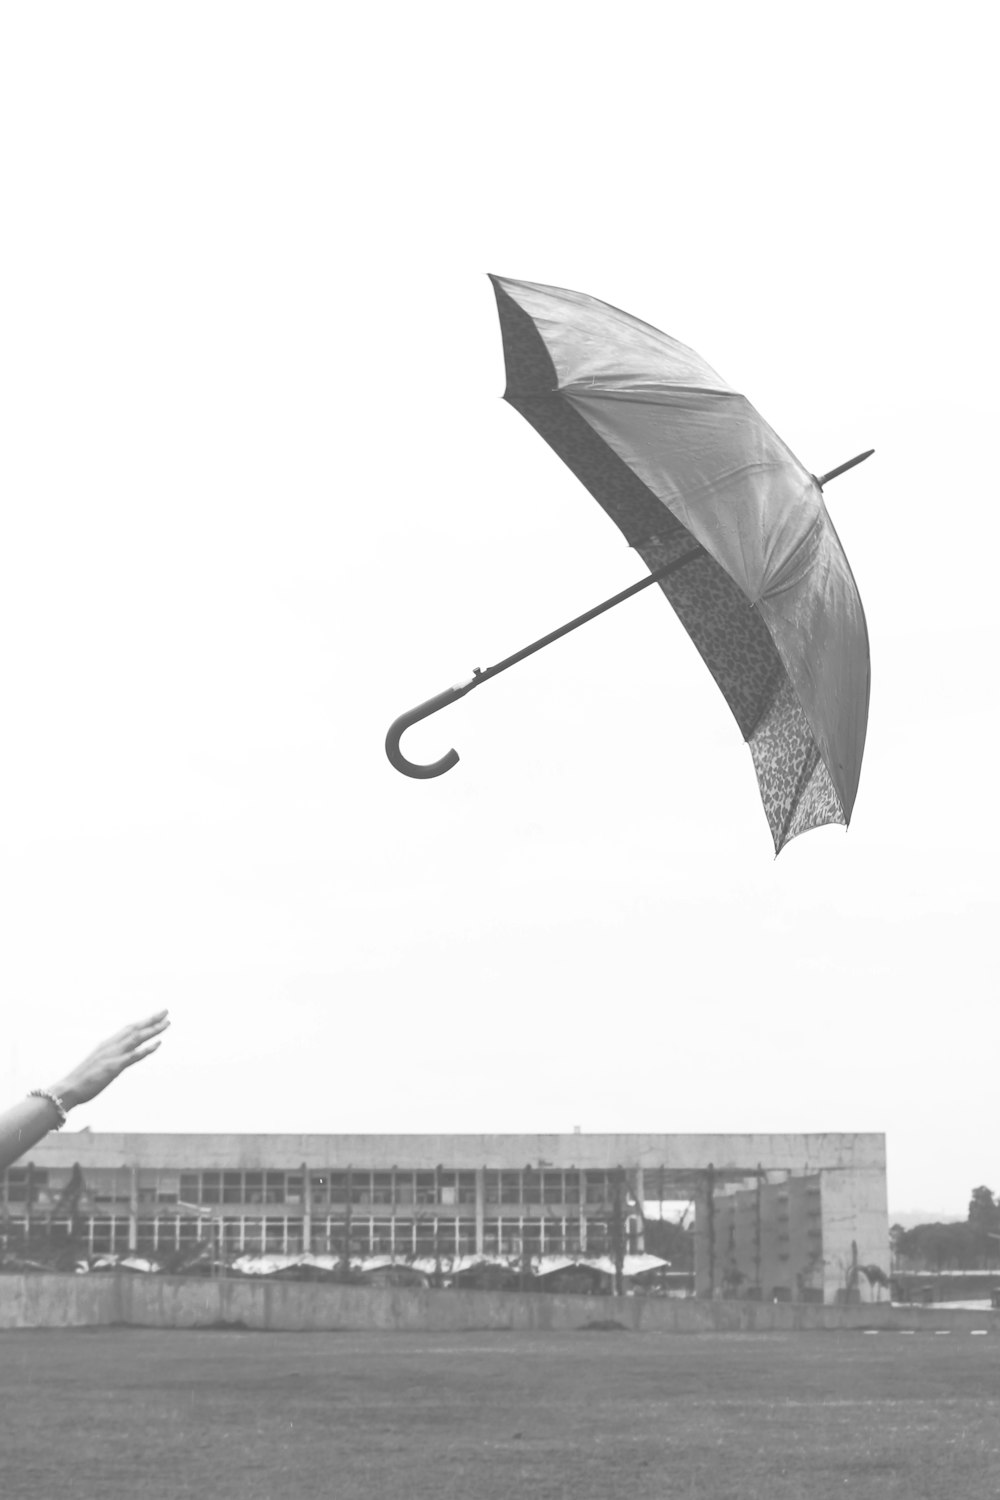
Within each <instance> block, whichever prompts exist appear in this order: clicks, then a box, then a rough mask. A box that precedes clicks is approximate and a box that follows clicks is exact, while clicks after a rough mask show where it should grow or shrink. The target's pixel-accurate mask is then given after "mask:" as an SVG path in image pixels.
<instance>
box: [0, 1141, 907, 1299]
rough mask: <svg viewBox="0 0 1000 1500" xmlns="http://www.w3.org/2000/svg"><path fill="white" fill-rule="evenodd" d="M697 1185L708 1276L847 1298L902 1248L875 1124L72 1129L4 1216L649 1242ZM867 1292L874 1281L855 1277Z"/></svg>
mask: <svg viewBox="0 0 1000 1500" xmlns="http://www.w3.org/2000/svg"><path fill="white" fill-rule="evenodd" d="M680 1200H686V1201H691V1202H693V1203H694V1205H695V1212H694V1238H695V1281H696V1291H697V1294H698V1295H699V1296H708V1297H711V1296H721V1295H723V1294H726V1295H741V1296H748V1295H749V1296H756V1297H764V1298H768V1299H772V1298H774V1297H779V1298H780V1299H785V1298H788V1299H792V1300H800V1299H811V1300H824V1301H827V1302H832V1301H836V1300H838V1299H842V1298H843V1297H844V1296H845V1295H847V1293H848V1292H849V1290H850V1291H852V1292H853V1288H854V1287H855V1286H856V1284H857V1282H858V1280H859V1278H858V1275H857V1267H858V1265H859V1264H860V1265H864V1264H870V1263H875V1264H878V1265H880V1266H885V1267H887V1266H888V1255H889V1252H888V1241H889V1226H888V1215H887V1207H886V1187H885V1140H884V1137H883V1136H881V1135H795V1136H791V1135H766V1136H755V1135H745V1136H735V1135H683V1136H681V1135H581V1134H576V1133H575V1134H572V1135H502V1136H497V1135H402V1136H399V1135H142V1134H130V1135H116V1134H96V1133H92V1132H90V1131H79V1132H75V1133H74V1132H62V1133H60V1134H53V1135H50V1136H48V1137H47V1138H46V1139H45V1140H44V1141H42V1142H41V1143H40V1144H39V1145H37V1146H36V1147H35V1148H34V1150H33V1151H32V1152H31V1154H30V1159H28V1160H22V1161H21V1162H19V1163H18V1164H17V1165H16V1166H14V1167H11V1168H10V1169H9V1170H8V1172H7V1173H6V1174H5V1176H4V1178H3V1181H2V1198H0V1213H2V1217H0V1235H2V1236H5V1237H6V1239H7V1241H8V1243H11V1244H13V1243H17V1242H20V1243H24V1240H25V1236H26V1235H29V1234H30V1232H31V1229H32V1226H34V1227H35V1230H36V1232H37V1229H38V1227H39V1226H40V1225H41V1226H45V1227H46V1230H47V1232H48V1234H49V1235H50V1237H51V1238H53V1239H55V1240H58V1238H59V1236H60V1235H63V1236H67V1237H68V1235H69V1232H70V1228H71V1225H73V1226H75V1230H76V1234H77V1241H78V1243H79V1244H80V1245H81V1248H82V1247H84V1246H85V1247H86V1249H87V1250H89V1251H90V1252H91V1253H94V1254H100V1253H102V1252H118V1253H126V1252H132V1253H134V1254H137V1255H147V1256H156V1255H160V1256H163V1255H168V1254H171V1253H175V1252H177V1251H181V1250H183V1249H184V1248H185V1247H186V1246H194V1245H195V1244H196V1243H197V1242H198V1241H199V1240H203V1239H204V1238H206V1236H207V1235H208V1234H211V1236H212V1237H213V1240H214V1242H215V1243H216V1244H218V1245H220V1246H221V1247H222V1249H223V1250H224V1252H225V1253H226V1254H227V1255H230V1256H236V1255H239V1254H248V1253H249V1254H253V1253H261V1252H262V1253H277V1254H295V1253H298V1252H302V1251H313V1252H316V1253H321V1254H327V1255H329V1254H333V1255H355V1256H366V1255H379V1254H384V1255H391V1256H393V1257H395V1258H396V1259H398V1260H401V1261H405V1260H408V1259H413V1258H417V1257H421V1256H424V1257H426V1256H439V1257H444V1258H448V1257H452V1256H455V1255H483V1256H499V1257H508V1258H510V1259H511V1260H518V1261H520V1262H521V1263H522V1264H523V1263H525V1262H530V1261H532V1260H535V1259H537V1258H538V1257H540V1256H542V1255H552V1254H555V1255H565V1256H568V1257H571V1258H580V1259H583V1258H587V1257H595V1256H601V1255H615V1254H616V1253H617V1252H618V1251H621V1252H622V1253H641V1251H642V1250H643V1248H644V1242H643V1241H644V1213H643V1206H644V1205H648V1204H650V1203H652V1202H677V1201H680ZM860 1291H861V1294H862V1296H864V1295H866V1288H865V1286H862V1287H861V1288H860Z"/></svg>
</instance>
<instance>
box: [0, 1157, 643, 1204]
mask: <svg viewBox="0 0 1000 1500" xmlns="http://www.w3.org/2000/svg"><path fill="white" fill-rule="evenodd" d="M63 1175H65V1174H63ZM483 1178H484V1182H483V1188H484V1198H485V1201H486V1203H487V1204H501V1205H502V1204H521V1203H524V1204H543V1203H548V1204H563V1205H572V1204H579V1203H585V1204H589V1205H591V1206H599V1207H601V1206H606V1205H611V1204H612V1203H614V1201H615V1196H616V1194H617V1193H620V1192H621V1186H622V1181H623V1179H622V1176H621V1174H620V1173H615V1172H602V1171H594V1172H578V1171H569V1172H563V1171H550V1170H547V1169H546V1170H534V1169H527V1168H526V1169H524V1170H522V1171H513V1172H511V1171H494V1170H492V1169H488V1170H486V1171H485V1172H484V1174H483ZM305 1187H306V1183H305V1179H304V1175H303V1173H302V1172H266V1171H228V1172H227V1171H221V1170H220V1171H215V1170H211V1171H209V1170H205V1171H197V1172H180V1173H177V1172H166V1171H164V1172H156V1171H150V1170H148V1169H144V1170H142V1171H140V1172H139V1174H138V1181H137V1185H136V1191H137V1195H138V1201H139V1206H140V1208H143V1207H150V1206H152V1205H154V1204H168V1205H169V1204H171V1203H177V1202H180V1203H192V1204H196V1205H202V1204H206V1205H215V1204H227V1203H228V1204H234V1205H235V1204H249V1203H252V1204H260V1205H267V1204H279V1203H280V1204H291V1205H299V1204H303V1205H304V1202H305V1198H304V1193H305ZM308 1187H309V1192H310V1198H311V1204H312V1207H313V1208H326V1207H336V1206H338V1205H340V1204H348V1203H350V1204H354V1205H356V1206H358V1207H369V1206H372V1207H375V1206H379V1205H390V1204H404V1205H405V1204H416V1205H422V1206H426V1205H440V1206H441V1207H459V1208H461V1207H464V1206H468V1207H472V1206H474V1205H475V1202H476V1173H475V1172H452V1171H444V1170H443V1169H439V1170H437V1171H431V1172H400V1171H395V1170H393V1171H390V1172H375V1171H369V1170H367V1169H365V1170H356V1169H354V1168H352V1169H351V1170H350V1171H337V1172H310V1173H309V1183H308ZM4 1189H5V1193H4V1195H5V1200H6V1202H7V1203H9V1204H20V1203H27V1202H29V1201H31V1202H33V1203H34V1202H38V1203H41V1204H42V1205H43V1206H44V1205H45V1204H47V1203H49V1202H50V1201H51V1200H52V1198H53V1197H54V1196H57V1195H58V1191H59V1188H58V1187H54V1188H53V1189H52V1190H51V1192H50V1191H49V1174H48V1171H47V1170H46V1169H45V1168H38V1167H34V1168H33V1167H20V1168H18V1167H12V1168H10V1170H9V1171H8V1172H7V1174H6V1181H5V1184H4ZM130 1193H131V1181H130V1174H129V1172H128V1171H126V1170H121V1171H118V1172H115V1171H112V1170H106V1169H105V1170H94V1171H92V1172H91V1173H90V1174H89V1177H88V1178H87V1179H86V1180H85V1182H84V1194H85V1197H86V1198H87V1199H88V1200H90V1201H91V1202H93V1203H98V1204H103V1203H106V1204H109V1205H114V1204H126V1203H128V1202H129V1197H130Z"/></svg>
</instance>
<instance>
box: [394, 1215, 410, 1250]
mask: <svg viewBox="0 0 1000 1500" xmlns="http://www.w3.org/2000/svg"><path fill="white" fill-rule="evenodd" d="M394 1234H395V1242H396V1243H395V1250H396V1254H397V1255H402V1256H407V1255H412V1254H413V1220H412V1219H397V1220H396V1222H395V1227H394Z"/></svg>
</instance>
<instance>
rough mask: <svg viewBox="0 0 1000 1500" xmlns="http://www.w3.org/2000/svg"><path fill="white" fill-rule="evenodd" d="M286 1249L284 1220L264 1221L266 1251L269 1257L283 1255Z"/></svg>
mask: <svg viewBox="0 0 1000 1500" xmlns="http://www.w3.org/2000/svg"><path fill="white" fill-rule="evenodd" d="M284 1248H285V1221H284V1219H265V1220H264V1250H265V1252H266V1253H267V1254H268V1255H281V1254H282V1253H283V1251H284Z"/></svg>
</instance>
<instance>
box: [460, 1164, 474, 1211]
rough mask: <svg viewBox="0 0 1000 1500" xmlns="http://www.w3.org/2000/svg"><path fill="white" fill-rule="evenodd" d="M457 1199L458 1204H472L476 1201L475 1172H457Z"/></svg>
mask: <svg viewBox="0 0 1000 1500" xmlns="http://www.w3.org/2000/svg"><path fill="white" fill-rule="evenodd" d="M458 1201H459V1203H460V1204H462V1205H464V1204H470V1205H474V1204H475V1201H476V1174H475V1172H459V1174H458Z"/></svg>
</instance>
